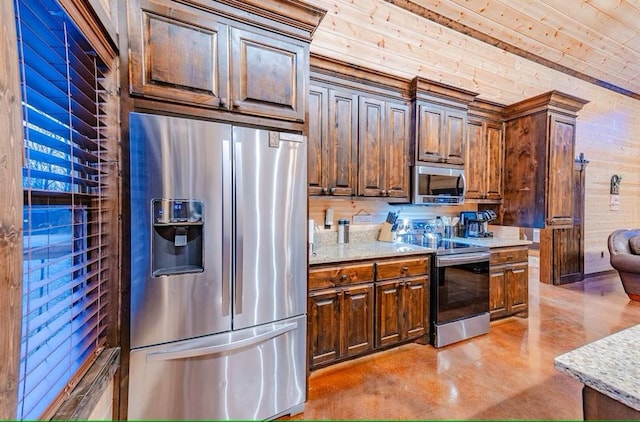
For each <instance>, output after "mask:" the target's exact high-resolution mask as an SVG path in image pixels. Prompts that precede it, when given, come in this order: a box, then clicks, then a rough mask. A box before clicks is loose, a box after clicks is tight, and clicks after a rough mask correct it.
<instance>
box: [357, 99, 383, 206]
mask: <svg viewBox="0 0 640 422" xmlns="http://www.w3.org/2000/svg"><path fill="white" fill-rule="evenodd" d="M358 115H359V119H358V127H359V134H358V142H359V150H358V157H359V166H358V179H359V180H358V195H361V196H382V195H383V191H384V189H385V188H384V186H385V174H386V172H385V168H384V167H385V166H384V164H385V157H384V156H385V154H386V153H388V149H387V148H386V145H385V136H384V131H385V125H386V119H385V103H384V101H380V100H375V99H371V98H366V97H364V96H360V101H359V107H358Z"/></svg>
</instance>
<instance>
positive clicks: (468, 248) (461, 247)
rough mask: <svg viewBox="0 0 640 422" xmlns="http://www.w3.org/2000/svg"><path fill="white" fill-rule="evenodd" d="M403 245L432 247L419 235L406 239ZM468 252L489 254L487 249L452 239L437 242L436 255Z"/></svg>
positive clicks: (486, 247)
mask: <svg viewBox="0 0 640 422" xmlns="http://www.w3.org/2000/svg"><path fill="white" fill-rule="evenodd" d="M405 243H411V244H412V245H418V246H424V247H432V246H431V245H430V244H428V243H427V241H426V237H424V236H420V235H417V236H416V235H414V236H411V239H407V240H406V241H405ZM470 252H489V247H488V246H479V245H470V244H468V243H463V242H460V241H456V240H454V239H440V240H439V241H438V247H437V249H436V255H450V254H459V253H470Z"/></svg>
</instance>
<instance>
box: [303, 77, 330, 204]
mask: <svg viewBox="0 0 640 422" xmlns="http://www.w3.org/2000/svg"><path fill="white" fill-rule="evenodd" d="M307 116H308V117H307V134H308V135H307V136H308V139H309V140H314V142H308V143H307V157H308V166H307V181H308V183H309V195H321V194H322V193H324V189H325V187H326V186H328V183H327V180H328V176H329V175H328V173H329V171H328V159H329V145H328V144H329V138H328V132H329V124H328V119H329V90H328V89H327V88H324V87H315V86H311V87H309V106H308V114H307Z"/></svg>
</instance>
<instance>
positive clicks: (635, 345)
mask: <svg viewBox="0 0 640 422" xmlns="http://www.w3.org/2000/svg"><path fill="white" fill-rule="evenodd" d="M639 362H640V325H636V326H634V327H631V328H627V329H625V330H622V331H620V332H617V333H615V334H612V335H610V336H607V337H604V338H602V339H600V340H597V341H594V342H592V343H589V344H586V345H584V346H582V347H580V348H578V349H575V350H573V351H570V352H567V353H565V354H563V355H560V356H558V357H556V358H555V362H554V364H555V368H556V369H557V370H558V371H560V372H562V373H565V374H567V375H569V376H571V377H573V378H575V379H577V380H578V381H580V382H582V383H583V384H584V389H583V409H584V419H585V420H594V419H636V420H638V419H640V364H639Z"/></svg>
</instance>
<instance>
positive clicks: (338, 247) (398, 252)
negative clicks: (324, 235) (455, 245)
mask: <svg viewBox="0 0 640 422" xmlns="http://www.w3.org/2000/svg"><path fill="white" fill-rule="evenodd" d="M435 251H436V250H435V249H433V248H425V247H422V246H416V245H409V244H406V243H391V242H378V241H370V242H350V243H344V244H337V243H335V244H324V245H318V246H317V247H316V251H315V252H316V253H315V256H310V257H309V265H315V264H327V263H339V262H346V261H356V260H360V259H376V258H386V257H402V256H406V255H424V254H429V253H434V252H435Z"/></svg>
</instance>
